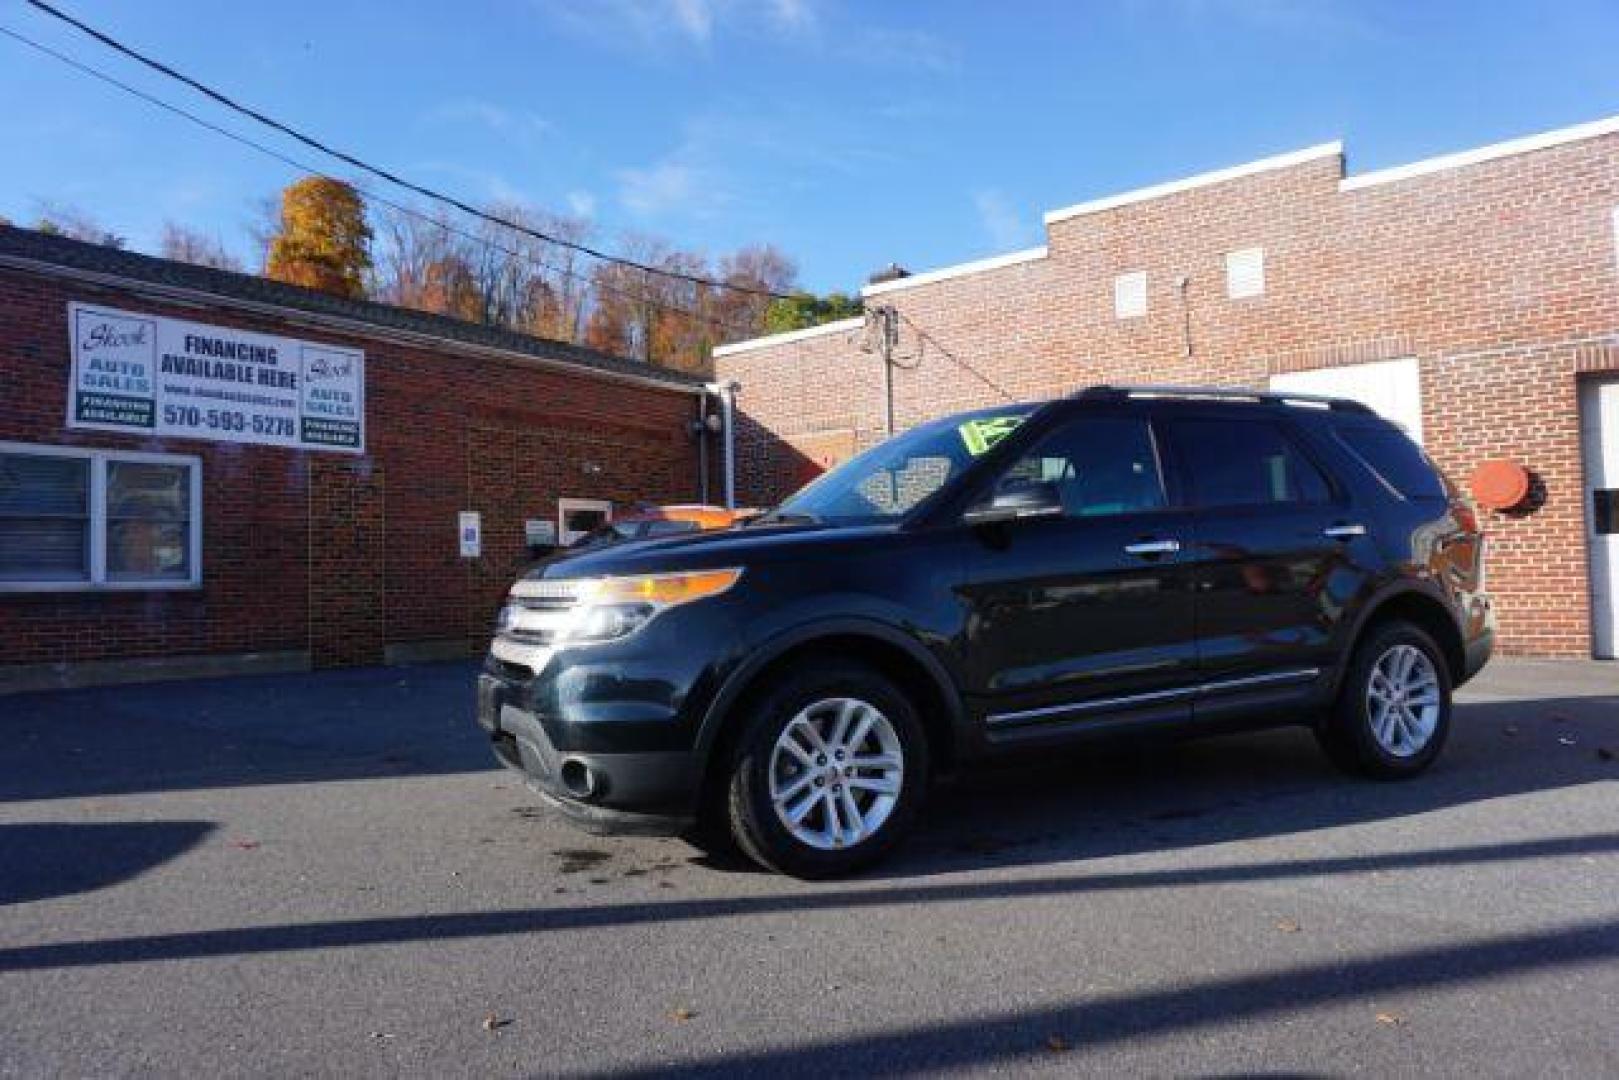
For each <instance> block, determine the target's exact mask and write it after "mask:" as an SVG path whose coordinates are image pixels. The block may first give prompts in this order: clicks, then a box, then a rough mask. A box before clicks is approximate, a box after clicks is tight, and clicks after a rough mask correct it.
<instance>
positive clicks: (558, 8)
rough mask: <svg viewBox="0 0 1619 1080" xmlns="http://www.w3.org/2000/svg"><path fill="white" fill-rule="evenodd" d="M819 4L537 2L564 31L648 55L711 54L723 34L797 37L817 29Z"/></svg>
mask: <svg viewBox="0 0 1619 1080" xmlns="http://www.w3.org/2000/svg"><path fill="white" fill-rule="evenodd" d="M817 2H818V0H535V3H536V4H537V5H538V6H539V7H540V9H541V10H543V11H545V12H546V13H547V14H549V15H550V16H551V17H553V18H554V19H556V20H557V22H559V23H560V24H561V25H562V26H563V27H564V28H566V29H568V30H570V31H572V32H573V33H575V34H578V35H580V36H583V37H588V38H591V39H592V40H594V41H596V42H598V43H601V44H606V45H613V46H619V47H622V46H623V45H624V44H626V43H629V44H631V45H633V46H635V47H637V48H639V49H642V50H645V51H649V52H659V51H664V50H667V49H668V48H669V47H670V45H671V44H674V45H693V46H696V47H698V48H700V49H706V48H707V47H708V46H709V45H710V44H712V42H713V40H714V38H715V35H716V33H717V32H719V31H721V30H730V31H739V32H742V33H754V34H758V33H761V32H762V33H767V34H772V35H775V36H778V37H797V36H801V35H805V34H809V33H811V32H813V31H815V30H816V29H817V26H818V23H819V20H818V18H817V11H816V4H817Z"/></svg>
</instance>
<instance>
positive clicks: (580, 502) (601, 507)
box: [557, 496, 613, 547]
mask: <svg viewBox="0 0 1619 1080" xmlns="http://www.w3.org/2000/svg"><path fill="white" fill-rule="evenodd" d="M575 510H583V511H586V512H587V513H588V512H590V511H593V510H594V511H600V512H601V514H602V515H603V516H602V522H601V523H602V524H603V525H611V524H612V523H613V501H612V500H611V499H579V498H573V497H571V496H564V497H563V498H560V499H558V500H557V546H558V547H568V546H569V545H570V544H572V543H574V542H575V541H576V540H578V539H580V538H581V537H584V536H589V535H590V533H591V532H592V530H591V529H584V530H582V531H575V530H571V529H569V528H568V514H569V513H571V512H572V511H575Z"/></svg>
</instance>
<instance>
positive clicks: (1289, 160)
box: [1045, 139, 1344, 225]
mask: <svg viewBox="0 0 1619 1080" xmlns="http://www.w3.org/2000/svg"><path fill="white" fill-rule="evenodd" d="M1343 152H1344V144H1343V142H1342V141H1340V140H1337V139H1334V140H1333V141H1332V142H1326V143H1321V144H1319V145H1317V146H1307V147H1305V148H1304V149H1302V150H1293V151H1290V152H1289V153H1286V154H1277V155H1276V156H1274V157H1268V158H1260V159H1259V160H1258V161H1250V162H1248V163H1246V164H1243V165H1232V166H1230V167H1229V168H1225V169H1216V170H1214V171H1213V172H1206V173H1198V174H1197V175H1196V176H1188V177H1185V178H1184V179H1181V180H1168V181H1165V182H1164V183H1162V184H1153V185H1152V186H1150V187H1144V188H1136V189H1135V190H1133V191H1126V192H1123V193H1121V194H1118V195H1106V196H1103V197H1102V198H1100V199H1092V200H1090V201H1089V202H1082V203H1075V204H1074V205H1072V206H1065V207H1062V208H1061V209H1059V210H1052V211H1049V212H1048V213H1047V214H1046V216H1045V221H1046V224H1047V225H1052V224H1055V223H1056V222H1059V221H1067V220H1068V219H1069V218H1075V217H1079V216H1081V215H1083V214H1094V213H1097V212H1099V211H1102V210H1111V209H1113V208H1114V207H1116V206H1128V205H1129V204H1130V203H1138V202H1146V201H1148V200H1149V199H1160V198H1163V197H1164V196H1165V195H1174V194H1176V193H1177V192H1181V191H1190V190H1191V189H1193V188H1200V187H1207V186H1208V185H1210V184H1223V183H1225V182H1226V181H1227V180H1236V179H1238V178H1239V177H1243V176H1252V175H1253V174H1254V173H1261V172H1269V171H1270V170H1272V169H1285V168H1287V167H1289V166H1291V165H1302V164H1303V163H1304V162H1307V161H1314V160H1315V159H1317V158H1324V157H1335V156H1336V157H1342V156H1343Z"/></svg>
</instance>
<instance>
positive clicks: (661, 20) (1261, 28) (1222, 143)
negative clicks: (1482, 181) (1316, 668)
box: [0, 0, 1619, 290]
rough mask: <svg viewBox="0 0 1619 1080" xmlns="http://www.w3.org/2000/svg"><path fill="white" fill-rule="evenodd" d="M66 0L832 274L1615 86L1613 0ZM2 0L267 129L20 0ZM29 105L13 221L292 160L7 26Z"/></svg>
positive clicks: (3, 85) (546, 177)
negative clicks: (229, 138)
mask: <svg viewBox="0 0 1619 1080" xmlns="http://www.w3.org/2000/svg"><path fill="white" fill-rule="evenodd" d="M62 3H63V5H64V6H65V7H66V8H67V10H69V11H71V12H72V13H74V14H77V15H79V16H81V17H83V18H85V19H86V20H87V21H89V22H91V23H94V24H96V25H98V26H100V27H102V28H103V29H105V30H107V31H109V32H110V33H112V34H114V35H115V36H117V37H120V38H123V39H124V40H126V41H128V42H129V43H131V44H133V45H135V46H137V47H139V48H143V49H146V50H148V51H150V52H152V53H154V54H156V55H157V56H158V57H159V58H162V59H166V60H168V61H170V62H172V63H173V64H175V65H176V66H178V67H180V68H181V69H182V70H185V71H188V72H189V73H191V74H194V75H195V76H197V77H198V78H200V79H202V80H203V81H205V82H209V83H211V84H214V85H216V86H218V87H219V88H221V89H223V90H225V91H227V92H228V93H232V94H234V95H237V96H239V97H240V98H241V99H243V100H245V101H247V102H249V103H252V104H257V105H260V106H262V107H263V108H265V109H266V110H267V111H269V112H271V113H273V114H276V115H279V116H281V117H283V118H284V119H286V120H288V121H289V122H291V123H294V124H296V125H299V126H303V127H305V128H308V129H310V130H311V131H313V132H315V133H318V134H320V135H323V136H324V137H326V138H328V139H329V140H331V141H332V142H334V143H337V144H339V145H342V146H345V147H347V148H350V149H352V150H353V151H354V152H356V153H357V154H359V155H360V156H362V157H366V158H368V159H371V160H374V161H376V162H378V163H381V164H385V165H387V166H390V167H393V168H396V169H398V170H400V171H402V172H405V173H407V174H409V175H412V176H415V177H418V178H420V179H421V180H422V181H423V182H425V183H428V184H431V185H434V186H438V187H442V188H445V189H448V190H451V191H454V192H455V193H457V194H460V195H462V196H464V197H467V198H469V199H471V200H476V201H481V200H484V199H488V198H515V199H522V200H526V201H529V202H532V203H535V204H537V205H541V206H545V207H549V208H553V209H557V210H570V209H571V210H572V211H574V212H578V213H583V214H587V215H589V216H590V217H592V218H593V219H595V221H596V222H597V223H598V225H599V227H600V229H601V231H602V235H603V236H604V237H606V238H607V239H608V241H609V242H611V239H612V238H613V237H614V236H615V235H616V234H617V233H618V232H619V231H620V230H623V229H639V230H645V231H650V232H654V233H658V234H661V235H663V236H666V237H667V238H669V239H670V240H672V241H674V242H676V243H678V244H681V245H683V246H688V247H692V248H697V249H701V250H706V251H708V252H710V253H718V252H721V251H725V250H729V249H731V248H734V247H736V246H738V245H741V244H745V243H749V242H754V241H771V242H774V243H776V244H777V245H778V246H780V247H781V248H783V249H784V250H785V251H787V252H788V253H789V254H790V255H792V256H793V257H794V258H795V259H796V260H797V261H798V263H799V266H800V268H801V277H802V279H803V281H804V283H805V284H806V285H808V286H810V287H812V288H816V289H819V290H827V289H833V288H843V289H853V288H855V287H857V286H858V285H859V284H860V282H861V281H862V280H864V277H865V275H866V274H867V273H868V272H869V271H870V270H872V269H874V268H876V267H878V266H880V265H883V264H885V263H886V262H888V261H890V260H897V261H899V262H901V263H902V264H904V265H907V266H909V267H911V268H912V269H914V270H922V269H927V268H929V267H934V266H940V265H945V264H949V263H954V262H960V261H962V260H965V259H971V258H976V257H980V256H984V255H990V254H995V253H998V252H1002V251H1007V250H1011V249H1014V248H1018V247H1024V246H1029V245H1032V244H1038V243H1040V242H1041V240H1042V230H1041V224H1040V217H1041V214H1042V213H1043V212H1044V211H1046V210H1049V209H1052V208H1055V207H1059V206H1063V205H1067V204H1070V203H1074V202H1078V201H1081V200H1084V199H1087V198H1092V197H1096V196H1100V195H1106V194H1109V193H1111V192H1116V191H1120V190H1125V189H1128V188H1132V187H1138V186H1141V185H1143V184H1149V183H1155V182H1158V181H1161V180H1167V179H1174V178H1177V177H1180V176H1185V175H1189V174H1192V173H1196V172H1200V171H1204V170H1207V169H1211V168H1219V167H1222V166H1225V165H1231V164H1237V163H1240V162H1243V161H1248V160H1251V159H1254V158H1258V157H1263V156H1267V155H1270V154H1274V153H1279V152H1283V151H1287V150H1292V149H1296V148H1299V147H1303V146H1307V145H1311V144H1314V143H1319V142H1323V141H1327V140H1330V139H1334V138H1340V137H1341V138H1343V140H1344V142H1345V150H1346V152H1347V154H1348V158H1349V169H1350V171H1351V172H1363V171H1368V170H1371V169H1375V168H1380V167H1384V166H1388V165H1397V164H1401V163H1403V162H1407V161H1412V160H1416V159H1418V158H1423V157H1428V156H1432V155H1434V154H1438V153H1444V152H1447V151H1451V150H1459V149H1466V148H1468V147H1472V146H1476V145H1480V144H1483V143H1487V142H1493V141H1496V140H1499V139H1503V138H1509V137H1512V136H1516V135H1523V134H1529V133H1533V132H1537V131H1542V130H1546V129H1549V128H1554V127H1561V126H1564V125H1567V124H1572V123H1577V122H1580V121H1585V120H1591V119H1596V118H1599V117H1603V116H1608V115H1611V114H1614V113H1619V62H1616V59H1615V58H1616V57H1619V3H1615V0H1555V2H1540V3H1527V2H1526V3H1514V2H1506V0H1490V2H1479V0H1473V2H1468V3H1461V2H1457V3H1451V2H1440V0H1403V2H1387V3H1378V2H1364V3H1355V2H1350V0H1069V2H1059V0H1051V2H1029V3H1013V2H991V0H977V2H968V0H959V2H948V0H934V2H926V3H924V2H921V0H916V2H911V3H899V2H888V3H879V2H876V0H865V2H862V0H463V2H461V3H456V4H444V3H429V2H426V0H395V2H392V3H382V2H380V0H378V2H373V3H359V2H351V0H321V2H319V3H315V2H310V0H280V2H277V3H275V4H239V3H220V2H218V0H142V2H136V0H62ZM0 26H4V27H6V28H9V29H12V30H16V31H20V32H22V33H25V34H28V35H29V36H31V37H34V38H36V39H38V40H41V41H43V42H45V43H47V44H50V45H52V46H53V47H56V48H59V49H62V50H63V51H66V52H69V53H71V54H72V55H74V56H76V57H78V58H80V59H82V60H85V61H88V62H91V63H93V64H94V65H95V66H97V67H100V68H102V69H104V70H107V71H109V72H111V73H114V74H117V75H118V76H119V77H121V78H124V79H125V80H126V81H129V82H132V83H134V84H135V85H138V86H141V87H143V88H147V89H150V90H152V91H154V92H156V93H158V94H159V95H161V96H163V97H165V98H167V99H169V100H171V101H174V102H176V103H184V104H186V105H187V106H188V107H195V108H196V109H198V110H199V111H201V112H202V113H203V114H204V115H207V116H208V117H210V118H212V119H216V120H220V121H222V122H224V123H226V124H227V125H229V126H232V127H235V128H238V129H240V130H243V131H251V132H252V133H253V134H254V135H255V137H263V135H264V133H262V132H258V131H253V129H252V128H251V126H250V125H248V124H247V123H246V122H245V121H239V120H234V119H231V118H230V117H229V116H228V114H224V113H222V112H221V111H219V110H218V109H216V108H211V107H210V106H208V105H207V104H206V103H203V102H199V101H198V100H197V99H195V98H194V97H190V96H188V95H187V93H186V92H185V91H184V90H183V89H182V88H180V87H178V86H174V85H172V84H166V83H164V82H162V81H161V80H159V79H158V78H156V77H155V76H150V75H147V74H145V73H143V72H142V71H140V70H139V69H137V68H134V67H133V66H132V65H131V64H129V63H128V62H127V61H121V60H120V59H119V58H117V57H115V56H112V55H110V54H108V53H106V52H105V51H104V50H102V49H101V48H100V47H99V46H96V45H94V44H93V43H91V42H89V41H87V40H85V39H83V38H79V37H75V36H74V35H73V34H72V33H71V32H70V31H67V30H66V29H65V28H62V27H60V26H58V25H56V24H53V23H52V22H51V21H50V20H48V19H46V18H45V17H44V16H42V15H40V14H38V13H37V12H35V11H33V10H32V9H30V8H28V7H26V6H25V5H23V4H22V3H20V2H18V0H0ZM0 102H5V103H6V105H5V107H4V108H0V145H3V146H5V147H6V151H5V155H4V159H3V160H4V162H5V167H4V168H3V169H0V214H4V215H6V216H8V217H11V218H13V219H15V220H18V221H23V222H26V221H30V220H32V219H33V218H34V217H35V216H36V215H37V209H38V200H41V199H45V200H54V201H59V202H66V203H71V204H75V205H77V206H80V207H82V208H84V209H86V210H89V211H91V212H93V213H94V214H96V215H97V216H98V217H99V218H101V219H102V220H103V221H104V222H105V223H106V224H107V225H109V226H110V227H112V228H113V229H115V230H116V231H118V232H121V233H123V234H125V235H127V236H128V237H129V238H130V240H131V242H132V245H133V246H135V247H138V248H147V249H150V248H151V247H153V246H154V245H155V243H156V237H157V235H158V231H159V229H160V228H161V225H162V223H163V221H164V220H165V219H173V220H176V221H180V222H184V223H187V224H191V225H194V226H199V227H201V228H202V229H204V230H205V231H209V232H215V233H218V234H219V235H220V236H221V237H222V238H223V239H224V240H225V241H226V243H227V244H228V245H230V246H232V247H234V248H236V249H238V250H239V251H240V252H242V253H243V254H245V253H246V252H247V251H248V250H249V249H250V245H249V241H248V239H247V233H246V226H247V224H248V223H249V222H250V221H251V220H252V219H253V216H254V208H253V207H254V202H255V200H257V199H260V198H262V197H263V196H264V195H266V194H270V193H273V192H275V191H276V190H278V189H279V188H280V186H281V185H283V184H285V183H286V182H287V181H288V180H290V179H292V178H293V176H294V175H295V174H293V173H291V172H290V171H289V170H288V169H286V168H285V167H283V166H280V165H277V164H274V163H272V162H270V161H268V160H266V159H263V158H261V157H259V156H258V155H256V154H254V153H253V152H252V151H250V150H247V149H244V148H241V147H238V146H236V145H234V144H232V143H229V142H226V141H223V140H221V139H219V138H217V137H215V136H212V135H209V134H207V133H204V132H202V131H200V130H198V129H196V128H193V127H191V126H190V125H188V124H186V123H185V122H183V121H180V120H177V119H174V118H172V117H169V116H167V115H166V114H163V113H160V112H157V111H155V110H153V109H152V108H151V107H150V106H148V105H146V104H144V103H141V102H139V101H136V100H134V99H131V98H129V97H126V96H124V95H122V94H121V93H119V92H117V91H115V90H112V89H111V88H108V87H106V86H103V85H101V84H99V83H96V82H93V81H90V80H88V79H86V78H85V77H84V76H82V75H80V74H78V73H75V72H72V71H70V70H67V69H65V68H63V67H62V66H60V65H59V64H57V63H56V62H55V61H53V60H49V59H46V58H43V57H39V56H37V55H35V54H33V53H32V52H29V51H28V50H26V49H24V48H23V47H21V46H19V45H17V44H16V43H15V42H12V41H10V40H6V39H3V38H0ZM279 145H283V146H285V145H286V144H285V143H281V144H279ZM298 156H302V157H308V156H310V155H309V154H308V152H305V151H299V152H298ZM332 169H333V171H334V173H335V174H336V175H351V173H350V172H349V171H347V170H345V168H344V167H342V166H336V165H333V166H332Z"/></svg>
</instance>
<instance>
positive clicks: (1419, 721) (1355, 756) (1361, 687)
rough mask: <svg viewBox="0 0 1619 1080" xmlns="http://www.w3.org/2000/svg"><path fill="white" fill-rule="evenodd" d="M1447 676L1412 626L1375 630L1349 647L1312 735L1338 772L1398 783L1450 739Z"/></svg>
mask: <svg viewBox="0 0 1619 1080" xmlns="http://www.w3.org/2000/svg"><path fill="white" fill-rule="evenodd" d="M1450 695H1451V674H1450V668H1449V666H1448V665H1447V664H1446V663H1445V658H1444V655H1443V654H1442V653H1441V652H1440V651H1439V647H1438V646H1437V645H1435V644H1434V641H1433V639H1432V638H1431V637H1429V636H1428V635H1427V634H1426V633H1425V632H1424V631H1423V630H1422V629H1421V628H1420V627H1417V626H1415V625H1413V624H1411V623H1407V622H1390V623H1386V624H1384V625H1382V626H1378V627H1375V628H1374V629H1373V630H1372V632H1371V633H1370V634H1369V635H1368V636H1367V637H1366V638H1365V640H1363V641H1362V642H1361V643H1360V644H1359V645H1358V646H1357V647H1356V649H1355V652H1354V656H1353V657H1352V658H1351V660H1350V664H1349V671H1348V672H1347V673H1346V674H1345V676H1344V681H1343V685H1342V687H1340V688H1339V692H1338V701H1337V704H1336V705H1335V706H1334V708H1333V712H1332V715H1331V716H1330V717H1329V718H1328V721H1327V723H1326V725H1325V727H1324V728H1323V729H1321V731H1320V732H1319V735H1320V739H1321V744H1322V747H1323V749H1325V750H1326V752H1327V756H1328V757H1330V758H1331V759H1332V760H1333V762H1334V763H1335V764H1337V765H1338V766H1339V767H1340V768H1342V769H1345V770H1346V771H1349V772H1353V773H1358V774H1360V775H1362V776H1370V777H1373V778H1375V779H1379V780H1402V779H1405V778H1407V777H1411V776H1416V775H1417V774H1418V773H1421V772H1423V771H1424V770H1425V769H1427V768H1428V766H1430V765H1432V764H1433V762H1434V759H1435V758H1437V757H1438V756H1439V752H1440V751H1441V750H1442V749H1443V748H1444V745H1445V739H1446V737H1447V736H1448V735H1449V734H1450V718H1451V700H1450Z"/></svg>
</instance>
